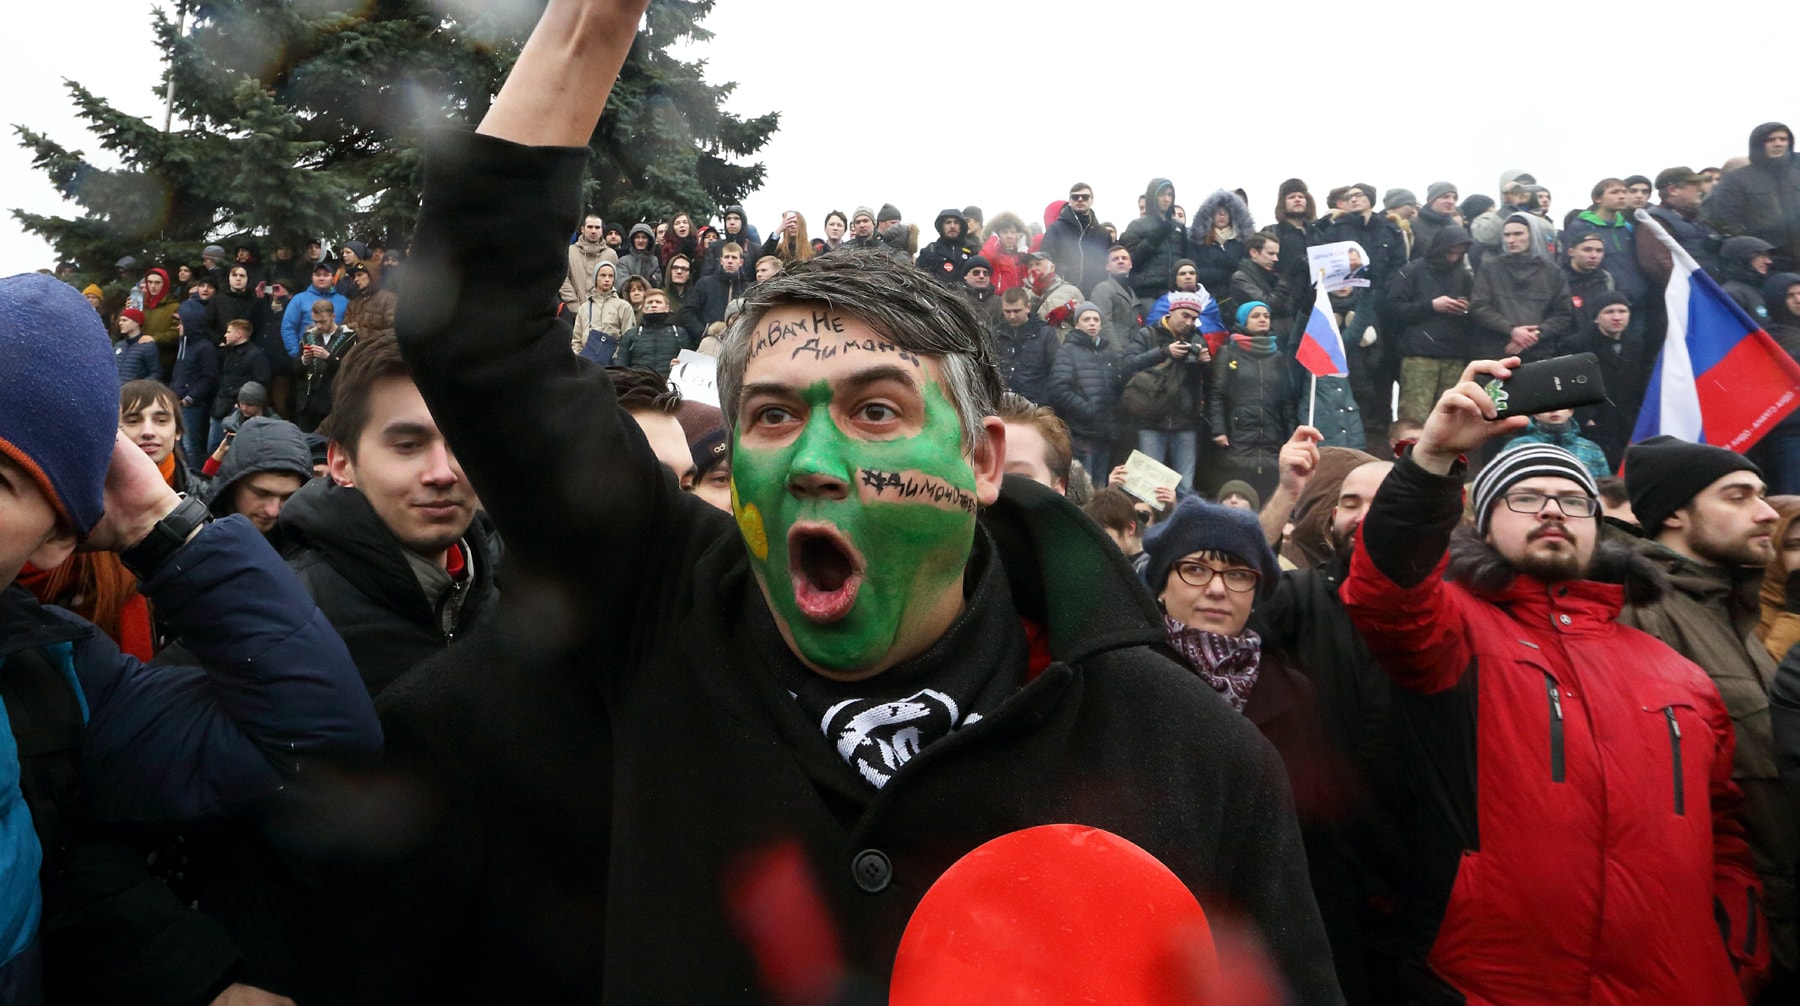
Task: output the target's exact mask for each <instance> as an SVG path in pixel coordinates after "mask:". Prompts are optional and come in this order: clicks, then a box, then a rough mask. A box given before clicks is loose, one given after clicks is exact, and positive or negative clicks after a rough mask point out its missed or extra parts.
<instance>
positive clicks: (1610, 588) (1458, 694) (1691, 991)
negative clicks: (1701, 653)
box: [1343, 455, 1768, 1006]
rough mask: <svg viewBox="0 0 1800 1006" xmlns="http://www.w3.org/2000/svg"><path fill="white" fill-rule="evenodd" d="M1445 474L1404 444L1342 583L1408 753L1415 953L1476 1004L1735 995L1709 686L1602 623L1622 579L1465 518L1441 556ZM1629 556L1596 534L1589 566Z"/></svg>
mask: <svg viewBox="0 0 1800 1006" xmlns="http://www.w3.org/2000/svg"><path fill="white" fill-rule="evenodd" d="M1461 467H1462V466H1461V465H1460V464H1459V465H1458V468H1461ZM1462 475H1463V473H1462V472H1461V471H1455V472H1452V474H1451V475H1450V476H1448V477H1440V476H1437V475H1434V474H1431V473H1430V472H1427V471H1426V470H1425V469H1423V468H1421V467H1419V466H1418V465H1417V464H1415V463H1414V462H1413V461H1412V459H1411V457H1410V455H1408V456H1407V457H1406V458H1403V459H1402V460H1400V461H1399V462H1398V463H1397V464H1396V465H1395V468H1394V471H1393V473H1392V474H1391V475H1389V477H1388V479H1387V481H1386V482H1385V483H1383V485H1382V487H1381V491H1380V493H1379V494H1378V495H1377V496H1376V499H1375V503H1374V505H1373V507H1372V508H1371V509H1370V512H1369V516H1368V519H1367V520H1366V521H1365V522H1364V524H1363V527H1362V529H1361V532H1360V540H1361V543H1362V544H1361V546H1360V547H1358V548H1357V549H1356V552H1355V556H1354V558H1353V560H1352V562H1351V566H1350V574H1349V577H1348V579H1347V580H1346V582H1345V584H1344V587H1343V598H1344V602H1345V606H1346V607H1347V608H1348V609H1349V612H1350V616H1351V618H1352V620H1353V621H1354V622H1355V623H1356V626H1357V629H1358V630H1359V631H1361V632H1362V634H1363V636H1364V638H1365V639H1366V640H1367V641H1368V643H1369V646H1370V649H1371V650H1372V651H1373V653H1374V655H1375V657H1376V658H1377V659H1378V660H1380V662H1381V664H1382V666H1383V667H1385V668H1386V669H1387V671H1388V674H1389V675H1390V677H1392V679H1393V680H1394V683H1395V684H1396V685H1398V686H1399V687H1398V688H1397V689H1396V690H1395V697H1394V711H1395V716H1396V722H1397V723H1398V725H1399V735H1398V736H1399V740H1398V741H1397V743H1399V744H1400V746H1401V753H1402V759H1401V763H1402V764H1409V765H1412V766H1414V767H1415V769H1416V772H1415V778H1413V779H1411V780H1409V783H1411V784H1412V785H1411V786H1410V788H1411V789H1412V790H1413V792H1411V793H1410V794H1409V796H1410V797H1411V798H1412V799H1411V800H1409V801H1408V803H1409V804H1410V805H1411V809H1410V810H1409V813H1411V814H1413V815H1415V816H1416V818H1417V819H1416V820H1414V821H1410V822H1404V823H1405V825H1406V826H1407V827H1406V831H1407V833H1408V834H1409V835H1410V836H1411V838H1412V839H1413V841H1414V843H1415V848H1414V849H1413V850H1412V851H1413V854H1414V855H1413V859H1414V864H1413V865H1414V871H1413V872H1414V874H1415V877H1416V885H1415V889H1414V890H1413V891H1411V892H1409V897H1408V903H1407V906H1406V909H1405V912H1406V915H1405V917H1406V920H1407V926H1408V930H1409V935H1410V936H1411V937H1412V939H1413V946H1412V948H1411V949H1412V951H1413V952H1414V954H1415V955H1416V958H1417V959H1416V960H1415V963H1417V962H1418V961H1421V960H1422V962H1423V963H1424V964H1425V965H1427V967H1426V968H1423V969H1420V970H1419V971H1418V972H1417V974H1418V975H1419V976H1420V978H1421V980H1422V981H1423V982H1425V983H1426V986H1427V987H1428V988H1435V989H1436V991H1437V993H1438V994H1439V995H1442V994H1444V993H1445V992H1447V991H1448V990H1446V989H1444V988H1443V985H1445V984H1447V985H1448V986H1450V988H1452V989H1454V990H1455V992H1456V993H1460V995H1461V996H1462V1000H1461V1001H1466V1002H1468V1003H1471V1004H1494V1006H1500V1004H1520V1006H1524V1004H1534V1006H1535V1004H1542V1003H1595V1004H1619V1006H1626V1004H1630V1006H1652V1004H1666V1006H1737V1004H1740V1003H1742V1002H1744V1000H1745V998H1746V995H1745V993H1746V991H1747V990H1753V989H1754V988H1755V987H1756V986H1757V985H1758V984H1759V983H1760V980H1761V976H1762V974H1763V972H1764V970H1765V969H1766V968H1767V964H1768V950H1767V948H1766V941H1765V940H1764V939H1763V936H1762V930H1763V926H1764V923H1763V920H1762V918H1761V912H1760V909H1759V907H1758V905H1759V902H1760V899H1761V893H1762V892H1761V888H1760V887H1759V885H1758V882H1757V879H1756V875H1755V873H1754V872H1753V870H1752V869H1751V865H1750V852H1749V847H1748V845H1747V844H1746V842H1745V839H1744V831H1743V826H1742V824H1741V823H1740V821H1739V807H1740V804H1741V803H1742V797H1741V795H1740V794H1739V792H1738V789H1737V787H1736V785H1734V784H1733V783H1732V781H1731V758H1732V747H1733V741H1732V730H1731V722H1730V719H1729V718H1728V717H1727V715H1726V712H1725V707H1724V704H1723V703H1722V702H1721V701H1720V699H1719V695H1718V691H1717V690H1716V689H1715V688H1714V687H1713V685H1712V683H1711V682H1710V681H1709V680H1708V679H1707V677H1706V675H1705V673H1704V672H1703V671H1701V670H1700V668H1699V667H1697V666H1695V665H1694V664H1693V663H1691V662H1689V661H1688V660H1686V659H1684V658H1683V657H1681V656H1679V655H1678V654H1676V653H1675V651H1674V650H1671V649H1669V648H1668V647H1667V646H1665V645H1663V644H1662V643H1660V642H1658V641H1657V640H1656V639H1654V638H1652V637H1651V636H1649V635H1646V634H1645V633H1642V632H1639V631H1637V630H1636V629H1632V628H1629V627H1626V626H1622V625H1620V624H1619V623H1618V621H1617V618H1618V614H1619V609H1620V607H1621V605H1622V604H1623V602H1624V600H1625V591H1626V588H1625V587H1623V586H1620V585H1619V584H1616V583H1606V582H1597V580H1581V581H1573V582H1566V583H1557V584H1551V583H1546V582H1544V581H1541V580H1537V579H1535V578H1533V577H1530V576H1526V575H1522V574H1517V573H1515V572H1514V571H1513V570H1512V568H1511V566H1510V565H1508V564H1507V563H1506V562H1505V560H1503V559H1501V558H1500V557H1499V556H1498V554H1497V553H1495V552H1494V551H1493V550H1492V549H1491V548H1489V547H1488V546H1487V545H1485V544H1484V543H1483V542H1482V541H1481V540H1480V539H1478V538H1475V537H1474V536H1473V534H1472V533H1471V532H1468V531H1464V532H1461V538H1460V539H1459V541H1458V542H1457V543H1456V545H1455V546H1454V547H1452V548H1451V549H1450V551H1451V553H1452V555H1451V558H1450V559H1449V560H1448V561H1446V559H1445V551H1446V546H1447V545H1448V544H1449V543H1450V538H1451V534H1452V531H1453V529H1455V528H1456V526H1457V524H1458V522H1459V520H1460V518H1461V514H1462V492H1461V486H1462ZM1630 562H1631V558H1630V557H1629V553H1628V552H1627V551H1625V550H1620V549H1618V548H1617V546H1614V545H1602V546H1601V548H1600V550H1599V551H1598V552H1597V553H1596V559H1595V564H1594V567H1593V569H1592V570H1591V571H1590V575H1596V576H1601V577H1603V576H1605V567H1607V566H1608V565H1617V566H1619V567H1621V569H1623V568H1625V567H1626V566H1627V564H1629V563H1630ZM1446 568H1448V572H1449V575H1450V577H1451V578H1450V579H1446V578H1445V573H1446ZM1625 578H1626V579H1627V582H1628V583H1631V584H1632V589H1633V590H1634V591H1636V590H1639V589H1644V587H1643V585H1644V584H1645V583H1646V582H1647V581H1645V580H1643V579H1639V578H1635V577H1634V576H1633V575H1632V574H1631V573H1630V572H1627V575H1626V577H1625ZM1634 596H1635V595H1634ZM1449 999H1452V1000H1453V999H1454V996H1450V997H1449ZM1427 1001H1432V1000H1430V999H1427Z"/></svg>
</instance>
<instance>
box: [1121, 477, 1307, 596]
mask: <svg viewBox="0 0 1800 1006" xmlns="http://www.w3.org/2000/svg"><path fill="white" fill-rule="evenodd" d="M1144 551H1145V552H1147V553H1149V555H1150V562H1149V563H1148V564H1147V565H1145V567H1144V582H1145V583H1146V584H1148V585H1149V587H1150V593H1151V594H1159V593H1161V592H1162V589H1163V587H1164V586H1166V585H1167V584H1168V582H1169V570H1171V569H1173V568H1174V566H1175V563H1176V562H1177V561H1179V560H1180V559H1181V558H1182V557H1184V556H1188V555H1192V554H1194V553H1195V552H1223V553H1225V554H1226V555H1229V556H1232V557H1234V558H1236V559H1237V560H1238V561H1240V562H1242V563H1243V564H1244V565H1246V566H1249V567H1250V568H1252V569H1254V570H1256V571H1257V572H1258V573H1261V574H1262V579H1260V580H1259V581H1257V584H1256V596H1257V598H1258V599H1259V600H1261V599H1263V598H1266V597H1268V596H1269V595H1270V593H1272V592H1273V591H1274V590H1275V578H1276V577H1278V576H1280V575H1281V567H1280V566H1279V565H1277V564H1276V562H1275V553H1274V551H1272V550H1271V549H1270V548H1269V543H1268V541H1267V540H1265V539H1264V538H1263V530H1262V522H1261V521H1260V520H1258V519H1257V516H1256V515H1255V514H1253V513H1251V512H1250V511H1248V510H1238V509H1235V508H1233V507H1228V506H1220V505H1219V504H1217V503H1208V502H1207V501H1205V500H1203V499H1201V498H1200V497H1198V496H1189V497H1187V498H1186V499H1183V500H1182V501H1181V502H1180V503H1179V504H1177V505H1176V507H1175V512H1174V513H1172V514H1170V515H1169V517H1168V519H1167V520H1164V521H1163V522H1162V523H1160V524H1157V525H1154V526H1153V527H1151V528H1150V533H1148V534H1146V535H1144Z"/></svg>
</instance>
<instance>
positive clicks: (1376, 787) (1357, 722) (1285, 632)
mask: <svg viewBox="0 0 1800 1006" xmlns="http://www.w3.org/2000/svg"><path fill="white" fill-rule="evenodd" d="M1349 567H1350V559H1349V556H1348V555H1344V556H1338V557H1335V558H1333V559H1331V560H1330V561H1328V562H1326V563H1325V564H1323V565H1320V566H1315V567H1312V568H1310V569H1296V570H1287V571H1284V572H1283V573H1282V574H1281V578H1280V579H1279V580H1278V581H1276V586H1275V592H1274V594H1273V595H1271V596H1270V597H1269V599H1268V600H1265V601H1260V602H1258V603H1257V605H1256V608H1255V610H1254V611H1252V612H1251V615H1250V627H1251V628H1253V629H1255V630H1256V631H1257V632H1258V633H1260V634H1261V635H1262V637H1263V641H1264V643H1265V644H1266V645H1268V646H1270V647H1272V648H1273V649H1275V650H1276V651H1277V652H1280V653H1282V654H1284V655H1286V656H1287V657H1288V658H1289V659H1290V660H1292V661H1293V663H1294V664H1295V665H1296V666H1297V667H1298V668H1299V670H1300V671H1301V673H1303V674H1305V675H1306V676H1307V678H1308V679H1310V680H1311V681H1312V683H1313V686H1314V688H1315V690H1316V694H1317V701H1318V708H1319V719H1320V723H1321V724H1322V725H1323V727H1324V737H1323V741H1324V745H1325V747H1326V749H1327V750H1328V751H1329V752H1330V758H1331V765H1330V768H1329V770H1328V773H1327V775H1328V783H1327V785H1326V786H1325V787H1324V792H1322V793H1320V794H1318V795H1319V797H1320V799H1321V800H1322V801H1323V803H1322V805H1320V806H1315V807H1308V806H1306V805H1305V804H1302V805H1301V812H1302V814H1303V815H1306V816H1312V815H1317V816H1319V817H1322V818H1327V819H1332V820H1335V821H1336V822H1337V826H1336V829H1335V830H1336V833H1337V838H1338V839H1339V841H1337V842H1336V843H1322V842H1313V843H1309V845H1308V848H1307V854H1308V858H1307V865H1308V867H1309V868H1310V869H1311V870H1312V875H1313V891H1314V893H1315V894H1316V895H1317V896H1318V899H1319V911H1320V913H1321V914H1322V915H1323V916H1324V918H1325V931H1326V933H1327V934H1328V935H1329V936H1330V938H1331V947H1332V957H1333V960H1334V961H1335V963H1336V965H1337V971H1338V980H1339V984H1341V985H1342V986H1343V989H1344V997H1345V999H1347V1000H1348V1001H1350V1002H1351V1003H1371V1004H1373V1003H1374V1001H1375V1000H1373V999H1371V998H1370V997H1371V994H1372V992H1371V989H1370V984H1371V976H1370V975H1369V974H1368V973H1367V967H1366V964H1365V956H1364V955H1365V954H1368V953H1370V952H1373V953H1374V954H1377V955H1382V954H1392V953H1393V952H1394V950H1395V941H1396V939H1397V936H1398V932H1399V917H1398V912H1397V907H1396V903H1397V901H1398V899H1399V892H1400V891H1402V890H1403V889H1404V887H1405V880H1406V868H1407V854H1406V842H1405V839H1404V837H1403V836H1402V834H1401V833H1400V828H1399V824H1398V815H1397V809H1398V807H1399V805H1400V800H1401V788H1400V787H1399V785H1398V784H1397V781H1396V780H1397V779H1398V778H1399V772H1398V765H1397V764H1396V758H1395V753H1394V750H1395V744H1394V735H1393V727H1392V725H1391V721H1390V706H1391V704H1392V692H1393V685H1392V683H1391V682H1390V681H1389V679H1388V676H1387V673H1386V672H1385V671H1383V670H1382V669H1381V665H1380V664H1378V663H1376V661H1375V657H1374V656H1373V655H1372V654H1370V653H1369V647H1368V644H1367V643H1364V642H1363V638H1362V634H1361V633H1359V632H1357V631H1356V626H1355V625H1353V624H1351V622H1350V613H1349V612H1348V611H1346V610H1345V609H1344V602H1343V600H1342V599H1341V598H1339V597H1338V588H1339V586H1340V585H1342V584H1343V582H1344V577H1345V575H1346V574H1347V573H1348V572H1349ZM1251 697H1252V699H1253V700H1254V698H1255V694H1254V693H1252V695H1251ZM1246 711H1248V710H1246Z"/></svg>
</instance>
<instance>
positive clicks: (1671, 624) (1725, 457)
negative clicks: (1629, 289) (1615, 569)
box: [1620, 437, 1800, 1002]
mask: <svg viewBox="0 0 1800 1006" xmlns="http://www.w3.org/2000/svg"><path fill="white" fill-rule="evenodd" d="M1625 491H1626V492H1627V493H1629V494H1630V496H1631V509H1632V512H1633V513H1635V514H1636V515H1637V518H1638V523H1639V524H1640V525H1641V526H1642V527H1643V529H1644V538H1645V541H1643V542H1642V543H1641V544H1640V546H1639V552H1640V554H1642V555H1643V556H1644V557H1645V558H1646V559H1648V560H1649V561H1650V562H1652V563H1654V564H1655V565H1656V567H1657V568H1658V569H1659V570H1660V571H1661V572H1662V573H1663V575H1664V576H1666V577H1667V578H1668V581H1669V589H1668V591H1667V592H1666V593H1664V594H1663V596H1662V597H1661V598H1660V599H1658V600H1657V601H1655V602H1644V603H1634V604H1632V605H1630V606H1628V607H1627V608H1626V609H1625V612H1624V614H1623V615H1621V616H1620V621H1622V622H1624V623H1625V624H1627V625H1634V626H1636V627H1638V628H1640V629H1642V630H1644V631H1645V632H1648V633H1650V634H1651V635H1653V636H1655V637H1656V638H1658V639H1660V640H1662V641H1663V642H1665V643H1667V644H1669V645H1670V646H1671V647H1673V648H1674V649H1675V650H1676V652H1678V653H1680V654H1681V655H1682V656H1684V657H1687V658H1688V659H1689V660H1692V661H1693V662H1694V663H1696V664H1699V665H1700V666H1701V667H1704V668H1705V669H1706V673H1707V674H1708V675H1710V676H1711V677H1712V679H1713V683H1714V684H1715V685H1717V686H1718V689H1719V696H1720V697H1721V698H1722V699H1724V701H1725V708H1726V710H1727V711H1729V712H1730V713H1731V721H1732V724H1733V726H1734V728H1735V730H1736V733H1737V756H1736V760H1735V761H1734V762H1733V763H1732V773H1731V774H1732V780H1733V781H1734V782H1736V783H1737V786H1738V788H1739V789H1741V790H1743V792H1744V826H1745V829H1746V831H1747V832H1748V834H1749V839H1750V851H1751V853H1752V854H1753V855H1754V856H1755V861H1756V872H1757V875H1758V876H1759V877H1761V878H1762V882H1763V890H1764V891H1765V892H1766V895H1767V898H1768V901H1767V907H1766V914H1767V916H1768V930H1767V941H1768V944H1769V950H1770V955H1771V958H1772V961H1773V964H1774V976H1775V980H1776V981H1777V982H1791V981H1793V980H1794V978H1793V976H1794V971H1795V964H1796V960H1795V930H1794V925H1795V919H1794V910H1795V906H1794V866H1795V861H1796V860H1797V859H1800V812H1797V811H1796V808H1795V806H1794V804H1793V803H1792V802H1791V801H1790V800H1789V798H1788V796H1787V794H1786V793H1785V792H1784V791H1783V789H1782V782H1781V779H1780V773H1779V771H1778V770H1777V767H1776V761H1775V737H1774V730H1773V726H1772V723H1771V721H1770V716H1769V697H1768V696H1769V689H1770V686H1771V684H1772V683H1773V682H1774V680H1775V665H1776V661H1775V659H1774V658H1773V657H1771V656H1770V655H1769V651H1768V648H1767V647H1765V646H1763V644H1762V641H1761V640H1759V639H1757V638H1756V635H1755V629H1756V625H1757V621H1758V619H1759V618H1760V617H1761V614H1762V607H1761V602H1760V590H1761V586H1762V578H1763V570H1764V567H1766V566H1767V565H1768V563H1769V560H1770V559H1772V558H1774V555H1775V546H1774V544H1773V542H1772V541H1771V536H1772V535H1773V534H1774V531H1775V524H1776V521H1777V519H1778V515H1777V514H1776V512H1775V509H1774V508H1773V507H1771V506H1770V505H1769V504H1768V502H1767V500H1765V499H1764V496H1765V495H1766V494H1767V492H1768V487H1767V486H1766V485H1764V484H1763V478H1762V471H1761V470H1760V469H1758V468H1757V466H1756V465H1755V464H1754V463H1752V462H1751V461H1750V460H1749V459H1748V458H1745V457H1744V456H1743V455H1742V454H1738V453H1736V452H1733V451H1728V450H1725V449H1724V448H1722V447H1711V446H1708V445H1705V444H1693V443H1688V442H1687V441H1684V440H1678V439H1676V438H1675V437H1653V438H1651V439H1649V440H1645V441H1642V442H1640V443H1637V444H1633V445H1632V446H1630V447H1628V448H1626V449H1625ZM1790 991H1791V989H1790ZM1772 992H1773V989H1771V993H1772ZM1771 1001H1774V1000H1771ZM1779 1001H1782V1002H1788V1001H1791V1000H1790V999H1787V998H1782V999H1781V1000H1779Z"/></svg>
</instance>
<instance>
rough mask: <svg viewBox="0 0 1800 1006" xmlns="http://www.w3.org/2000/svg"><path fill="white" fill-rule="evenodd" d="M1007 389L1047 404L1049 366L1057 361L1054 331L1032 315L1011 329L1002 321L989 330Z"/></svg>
mask: <svg viewBox="0 0 1800 1006" xmlns="http://www.w3.org/2000/svg"><path fill="white" fill-rule="evenodd" d="M990 331H991V332H993V335H994V352H995V355H997V356H998V357H999V358H1000V380H1001V382H1002V383H1003V384H1004V385H1005V387H1006V390H1008V391H1010V392H1013V393H1014V394H1017V395H1023V396H1024V397H1025V398H1027V399H1029V400H1030V401H1031V402H1033V403H1034V404H1037V405H1048V404H1050V368H1051V367H1052V366H1053V365H1055V363H1056V332H1055V331H1054V330H1053V329H1051V327H1050V326H1049V325H1046V324H1044V323H1043V322H1041V321H1039V320H1038V319H1037V318H1036V317H1035V316H1028V317H1027V319H1026V321H1025V324H1023V325H1020V326H1019V327H1018V328H1014V327H1012V326H1011V325H1008V324H1007V323H1006V322H1005V321H1004V320H1002V321H1001V322H1000V323H999V324H998V325H995V326H993V328H992V329H990Z"/></svg>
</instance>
